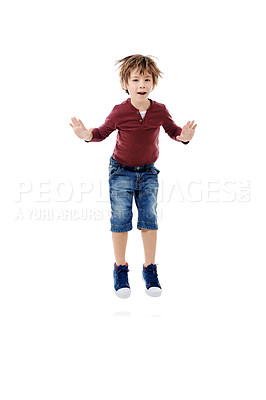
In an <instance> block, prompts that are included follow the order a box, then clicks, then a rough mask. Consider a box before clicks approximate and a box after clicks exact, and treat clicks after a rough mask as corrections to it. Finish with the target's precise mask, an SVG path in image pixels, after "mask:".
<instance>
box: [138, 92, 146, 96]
mask: <svg viewBox="0 0 266 400" xmlns="http://www.w3.org/2000/svg"><path fill="white" fill-rule="evenodd" d="M146 93H147V92H138V94H140V95H141V96H144V94H146Z"/></svg>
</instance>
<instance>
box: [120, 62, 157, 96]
mask: <svg viewBox="0 0 266 400" xmlns="http://www.w3.org/2000/svg"><path fill="white" fill-rule="evenodd" d="M126 89H127V90H128V91H129V94H130V96H131V98H132V99H133V100H135V101H137V102H146V101H147V98H148V96H149V94H150V92H151V91H152V89H153V79H152V75H151V74H149V73H148V72H147V71H144V73H143V74H141V75H140V73H139V71H138V70H137V69H134V70H132V71H131V73H130V77H129V78H128V83H127V84H126ZM141 92H144V93H145V94H139V93H141Z"/></svg>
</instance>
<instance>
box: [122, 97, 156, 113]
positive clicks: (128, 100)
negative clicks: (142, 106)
mask: <svg viewBox="0 0 266 400" xmlns="http://www.w3.org/2000/svg"><path fill="white" fill-rule="evenodd" d="M149 100H150V101H151V104H150V107H149V108H148V109H147V110H146V111H148V110H150V109H151V108H152V107H153V101H152V99H149ZM127 104H128V105H129V106H130V107H131V108H132V109H133V110H134V111H139V110H138V109H137V108H136V107H134V106H133V104H132V103H131V100H130V97H129V98H128V99H127Z"/></svg>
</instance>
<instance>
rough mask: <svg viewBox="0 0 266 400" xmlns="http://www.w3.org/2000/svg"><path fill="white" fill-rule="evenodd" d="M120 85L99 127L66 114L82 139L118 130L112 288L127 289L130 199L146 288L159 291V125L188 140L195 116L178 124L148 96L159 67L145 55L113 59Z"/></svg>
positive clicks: (112, 181)
mask: <svg viewBox="0 0 266 400" xmlns="http://www.w3.org/2000/svg"><path fill="white" fill-rule="evenodd" d="M119 63H121V65H120V67H119V75H120V83H121V87H122V89H124V90H125V91H126V93H127V94H129V96H130V97H129V98H128V99H127V100H125V101H123V102H122V103H121V104H117V105H115V106H114V108H113V109H112V111H111V113H110V114H109V115H108V117H107V118H106V120H105V122H104V124H103V125H101V126H100V127H99V128H90V129H86V128H85V126H84V125H83V123H82V122H81V120H80V119H79V120H77V119H76V118H75V117H73V118H71V120H72V123H73V124H71V123H70V126H71V127H72V128H73V130H74V132H75V134H76V135H77V136H78V137H79V138H80V139H83V140H85V142H87V143H89V142H101V141H102V140H104V139H106V138H107V137H108V136H109V135H110V134H111V133H112V132H113V131H114V130H116V129H117V131H118V133H117V139H116V145H115V148H114V151H113V154H112V156H111V157H110V159H109V194H110V202H111V219H110V222H111V232H112V239H113V246H114V254H115V263H114V271H113V276H114V289H115V293H116V294H117V295H118V296H119V297H121V298H127V297H129V296H130V294H131V289H130V285H129V282H128V272H129V269H128V263H127V262H126V259H125V254H126V245H127V239H128V231H130V230H132V217H133V213H132V200H133V197H134V199H135V203H136V206H137V209H138V222H137V228H138V229H139V230H141V235H142V240H143V247H144V254H145V263H144V264H143V270H142V276H143V278H144V280H145V285H146V289H145V290H146V293H147V294H148V295H149V296H160V295H161V292H162V287H161V285H160V283H159V280H158V272H157V265H156V264H155V252H156V241H157V230H158V224H157V193H158V189H159V184H158V174H159V172H160V171H159V170H158V169H157V168H156V167H155V165H154V163H155V161H156V160H157V159H158V157H159V132H160V126H163V128H164V130H165V132H166V133H167V134H168V135H169V136H170V138H171V139H173V140H175V141H178V142H183V143H184V144H188V143H189V141H190V140H191V139H192V138H193V135H194V133H195V128H196V126H197V124H195V125H194V122H195V121H194V120H193V121H192V122H191V121H188V123H187V124H186V125H184V126H183V128H180V127H179V126H177V125H176V124H175V123H174V121H173V120H172V117H171V115H170V113H169V111H168V110H167V108H166V106H165V105H164V104H162V103H158V102H156V101H154V100H151V99H150V98H149V95H150V93H151V92H152V90H153V89H154V87H155V86H156V85H157V84H158V77H159V76H160V77H162V76H161V73H162V72H161V71H160V70H159V68H158V66H157V65H156V63H155V61H154V60H153V59H152V58H151V57H149V56H143V55H140V54H135V55H131V56H128V57H125V58H123V59H121V60H118V61H116V63H115V65H116V64H119Z"/></svg>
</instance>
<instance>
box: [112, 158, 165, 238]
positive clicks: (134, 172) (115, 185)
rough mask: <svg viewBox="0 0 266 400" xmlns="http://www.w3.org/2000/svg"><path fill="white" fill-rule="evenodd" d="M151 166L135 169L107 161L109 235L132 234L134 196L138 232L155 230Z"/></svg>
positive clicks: (155, 174) (155, 180)
mask: <svg viewBox="0 0 266 400" xmlns="http://www.w3.org/2000/svg"><path fill="white" fill-rule="evenodd" d="M159 172H160V171H159V170H158V169H157V168H155V166H154V163H152V164H144V165H140V166H138V167H128V166H126V165H123V164H120V163H119V162H117V161H116V160H115V159H114V158H113V157H112V156H111V157H110V160H109V194H110V202H111V219H110V222H111V231H112V232H127V231H130V230H132V217H133V212H132V201H133V196H134V199H135V203H136V206H137V209H138V222H137V228H138V229H156V230H157V229H158V224H157V194H158V189H159V183H158V174H159Z"/></svg>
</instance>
